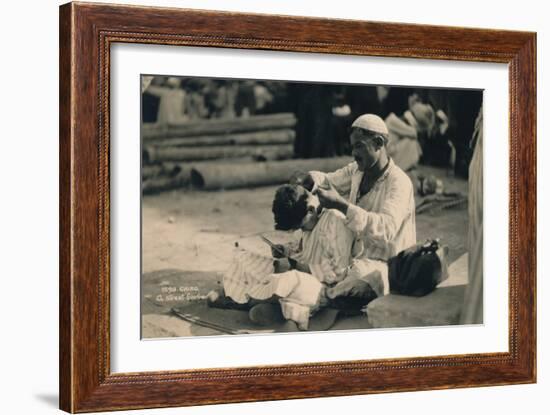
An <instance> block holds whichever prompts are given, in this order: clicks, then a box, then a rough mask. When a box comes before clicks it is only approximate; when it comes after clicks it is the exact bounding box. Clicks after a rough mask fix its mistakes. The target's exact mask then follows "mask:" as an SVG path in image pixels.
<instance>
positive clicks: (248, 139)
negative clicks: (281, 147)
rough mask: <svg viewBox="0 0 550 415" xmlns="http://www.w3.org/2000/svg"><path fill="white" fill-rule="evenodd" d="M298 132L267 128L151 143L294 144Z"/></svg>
mask: <svg viewBox="0 0 550 415" xmlns="http://www.w3.org/2000/svg"><path fill="white" fill-rule="evenodd" d="M295 137H296V133H295V132H294V130H290V129H284V130H266V131H254V132H251V133H240V134H224V135H205V136H194V137H174V138H162V139H156V140H154V141H153V140H151V141H150V142H149V143H150V144H151V145H154V146H157V147H203V146H223V145H266V144H292V143H294V138H295Z"/></svg>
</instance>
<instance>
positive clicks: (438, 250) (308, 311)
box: [207, 185, 447, 330]
mask: <svg viewBox="0 0 550 415" xmlns="http://www.w3.org/2000/svg"><path fill="white" fill-rule="evenodd" d="M272 211H273V214H274V219H275V229H277V230H283V231H290V230H297V229H301V230H302V238H301V240H300V244H299V246H298V249H291V248H289V247H285V246H282V245H278V246H277V247H276V249H275V250H274V251H278V253H276V252H273V256H274V257H276V259H275V261H274V260H273V258H271V257H265V256H262V255H259V254H255V253H252V252H249V251H246V250H242V249H241V250H239V252H238V253H237V254H236V255H235V258H234V261H233V263H232V264H231V267H230V268H229V270H228V271H227V272H226V273H225V275H224V278H223V291H224V292H223V293H220V292H210V293H209V294H208V296H207V302H208V304H209V305H210V306H212V307H220V308H236V309H242V310H249V317H250V319H251V320H252V321H254V322H257V323H259V324H262V323H263V324H269V323H273V322H275V321H277V320H283V319H285V320H287V321H288V322H294V323H295V324H296V325H297V327H298V328H299V329H301V330H307V329H308V326H309V319H310V317H311V316H313V315H314V314H315V313H318V312H319V311H320V310H321V309H323V308H326V307H330V308H332V309H333V310H332V311H333V312H331V313H325V314H324V315H323V318H325V319H327V320H329V321H325V323H324V324H325V325H327V326H328V327H330V325H331V324H332V323H333V322H334V320H335V319H336V315H337V313H338V311H337V310H341V311H344V312H345V313H346V314H358V313H360V312H361V310H362V309H363V308H364V307H365V306H366V305H367V304H368V303H369V302H370V301H372V300H374V299H375V298H377V297H378V296H382V295H384V294H386V293H387V292H391V293H394V294H402V295H414V296H421V295H425V294H427V293H429V292H431V291H432V290H433V289H434V288H435V286H436V285H437V284H438V283H439V282H441V281H442V280H443V279H445V278H446V276H447V272H446V260H445V256H446V254H447V248H446V247H442V246H441V245H440V244H439V242H438V241H428V242H427V243H425V244H422V245H417V246H414V247H411V248H409V249H407V250H405V251H402V252H400V253H399V254H398V255H396V256H395V257H392V258H390V259H389V261H388V263H385V264H384V267H385V268H386V269H385V270H384V272H379V271H374V272H373V271H372V270H370V271H368V272H370V274H369V275H364V274H365V266H364V265H365V264H364V260H359V261H357V260H355V259H354V257H355V256H360V254H361V253H362V250H363V247H362V246H361V243H360V242H358V241H357V240H356V239H357V238H356V235H354V234H353V232H352V231H351V230H350V229H349V227H347V226H346V222H345V221H346V218H345V215H344V214H343V213H341V212H340V211H338V210H334V209H320V207H319V201H318V198H317V197H316V196H315V195H314V194H312V193H311V192H309V191H308V190H307V189H305V188H304V187H302V186H300V185H283V186H281V187H280V188H279V189H277V191H276V193H275V199H274V201H273V208H272ZM354 242H355V244H354ZM277 257H279V258H277ZM282 257H284V258H285V259H283V258H282ZM388 268H389V269H388ZM371 274H372V275H371ZM374 274H376V275H374ZM381 279H385V280H386V281H384V282H383V283H382V282H379V280H381ZM348 281H349V282H350V283H353V289H351V290H349V289H348V287H347V284H346V283H347V282H348ZM358 281H359V282H361V283H362V284H357V282H358ZM382 285H385V286H387V287H389V290H385V289H384V288H383V287H382ZM291 324H292V323H291ZM328 327H327V328H328Z"/></svg>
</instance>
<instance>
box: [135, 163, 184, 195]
mask: <svg viewBox="0 0 550 415" xmlns="http://www.w3.org/2000/svg"><path fill="white" fill-rule="evenodd" d="M190 179H191V176H190V170H189V169H184V170H182V171H180V172H179V173H178V174H176V175H174V176H159V177H150V178H148V179H146V180H144V181H143V182H142V183H141V191H142V193H143V194H145V195H146V194H154V193H159V192H162V191H165V190H172V189H179V188H183V187H186V186H188V185H189V182H190Z"/></svg>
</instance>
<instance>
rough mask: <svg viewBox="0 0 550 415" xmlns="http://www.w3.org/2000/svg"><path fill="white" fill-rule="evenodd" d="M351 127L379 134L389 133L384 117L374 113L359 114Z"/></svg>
mask: <svg viewBox="0 0 550 415" xmlns="http://www.w3.org/2000/svg"><path fill="white" fill-rule="evenodd" d="M351 127H352V128H353V127H357V128H361V129H363V130H368V131H371V132H373V133H378V134H385V135H387V134H388V127H386V123H385V122H384V120H383V119H382V118H380V117H379V116H378V115H374V114H363V115H361V116H359V117H358V118H357V119H356V120H355V121H354V122H353V124H352V125H351Z"/></svg>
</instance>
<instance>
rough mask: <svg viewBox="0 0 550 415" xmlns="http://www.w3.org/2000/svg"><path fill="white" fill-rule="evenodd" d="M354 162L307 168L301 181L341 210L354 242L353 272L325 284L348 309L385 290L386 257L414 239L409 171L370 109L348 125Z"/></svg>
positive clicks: (322, 201)
mask: <svg viewBox="0 0 550 415" xmlns="http://www.w3.org/2000/svg"><path fill="white" fill-rule="evenodd" d="M350 140H351V147H352V155H353V157H354V159H355V161H354V162H352V163H350V164H348V165H347V166H345V167H343V168H341V169H339V170H337V171H335V172H332V173H321V172H317V171H311V172H309V173H308V175H307V176H306V177H305V179H304V180H303V183H302V185H303V186H304V187H306V188H308V189H309V190H312V191H313V193H314V194H316V195H317V196H318V198H319V201H320V204H321V206H322V207H324V208H327V209H337V210H339V211H340V212H342V213H343V214H344V215H345V218H346V219H345V222H346V226H347V227H348V228H349V229H350V230H351V231H353V233H354V234H355V235H356V236H355V242H354V246H353V258H354V261H355V265H354V267H353V268H354V272H353V273H350V274H349V275H347V277H346V278H345V279H344V280H343V281H341V282H339V283H338V284H336V285H335V286H333V287H331V288H329V289H328V290H327V295H328V297H329V298H331V299H332V303H333V304H334V305H336V306H337V307H338V308H341V309H343V310H348V311H350V312H352V313H354V312H357V311H359V310H361V309H362V308H363V307H364V306H365V305H366V304H368V303H369V302H370V301H372V300H373V299H375V298H377V297H380V296H383V295H386V294H388V293H389V281H388V264H387V261H388V259H389V258H391V257H393V256H395V255H396V254H398V253H399V252H401V251H403V250H405V249H407V248H410V247H411V246H413V245H415V244H416V224H415V203H414V190H413V185H412V183H411V180H410V179H409V177H408V176H407V175H406V174H405V173H404V172H403V170H401V169H400V168H399V167H398V166H397V165H396V164H394V162H393V161H392V159H391V158H390V157H389V156H388V153H387V149H386V145H387V143H388V129H387V127H386V124H385V123H384V121H383V120H382V119H381V118H380V117H378V116H377V115H374V114H364V115H361V116H360V117H359V118H357V119H356V120H355V121H354V122H353V124H352V127H351V135H350Z"/></svg>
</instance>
